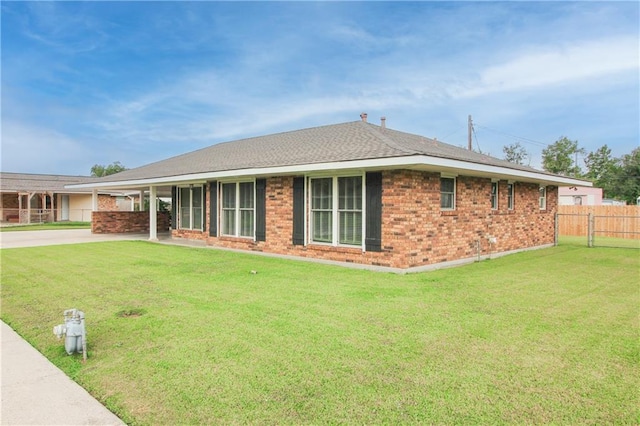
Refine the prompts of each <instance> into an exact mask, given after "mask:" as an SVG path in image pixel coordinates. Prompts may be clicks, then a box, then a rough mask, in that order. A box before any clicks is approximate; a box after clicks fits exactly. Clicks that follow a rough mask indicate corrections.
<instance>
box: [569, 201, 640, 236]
mask: <svg viewBox="0 0 640 426" xmlns="http://www.w3.org/2000/svg"><path fill="white" fill-rule="evenodd" d="M556 226H557V235H562V236H567V235H573V236H583V235H586V236H589V237H590V238H593V237H594V236H598V237H613V238H626V239H636V240H639V239H640V206H558V217H557V220H556Z"/></svg>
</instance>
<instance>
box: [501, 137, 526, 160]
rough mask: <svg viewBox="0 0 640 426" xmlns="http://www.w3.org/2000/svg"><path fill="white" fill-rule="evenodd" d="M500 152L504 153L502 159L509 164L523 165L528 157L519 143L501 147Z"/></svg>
mask: <svg viewBox="0 0 640 426" xmlns="http://www.w3.org/2000/svg"><path fill="white" fill-rule="evenodd" d="M502 152H504V159H505V160H507V161H508V162H510V163H516V164H524V162H525V160H526V159H527V158H529V157H530V156H529V153H528V152H527V150H526V149H524V147H523V146H522V145H520V142H516V143H512V144H511V145H506V146H503V147H502Z"/></svg>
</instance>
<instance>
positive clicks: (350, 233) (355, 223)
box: [338, 177, 362, 245]
mask: <svg viewBox="0 0 640 426" xmlns="http://www.w3.org/2000/svg"><path fill="white" fill-rule="evenodd" d="M338 191H339V198H338V200H339V201H338V213H339V223H340V235H339V242H340V244H351V245H360V244H362V178H361V177H341V178H338Z"/></svg>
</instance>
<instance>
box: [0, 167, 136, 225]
mask: <svg viewBox="0 0 640 426" xmlns="http://www.w3.org/2000/svg"><path fill="white" fill-rule="evenodd" d="M96 180H97V178H91V177H84V176H63V175H44V174H29V173H7V172H0V195H1V196H0V221H1V222H4V223H40V222H60V221H74V222H90V221H91V212H92V210H93V208H92V191H91V190H86V189H84V190H78V189H67V188H65V185H69V184H81V183H90V182H95V181H96ZM132 203H133V198H132V197H130V196H125V195H115V194H111V193H109V192H102V191H101V192H100V194H99V196H98V209H99V210H131V209H132V206H133V204H132Z"/></svg>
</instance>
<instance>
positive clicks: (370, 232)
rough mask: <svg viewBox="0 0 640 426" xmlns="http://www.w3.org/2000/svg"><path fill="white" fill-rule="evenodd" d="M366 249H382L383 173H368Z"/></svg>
mask: <svg viewBox="0 0 640 426" xmlns="http://www.w3.org/2000/svg"><path fill="white" fill-rule="evenodd" d="M366 185H367V189H366V191H367V200H366V202H367V223H366V233H365V240H364V245H365V250H367V251H382V173H379V172H370V173H367V182H366Z"/></svg>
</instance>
